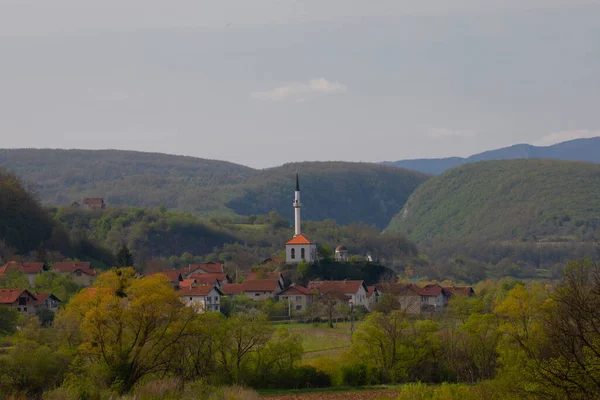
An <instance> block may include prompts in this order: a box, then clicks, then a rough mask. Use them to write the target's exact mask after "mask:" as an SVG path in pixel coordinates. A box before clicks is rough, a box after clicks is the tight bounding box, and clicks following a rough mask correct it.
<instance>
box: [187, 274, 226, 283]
mask: <svg viewBox="0 0 600 400" xmlns="http://www.w3.org/2000/svg"><path fill="white" fill-rule="evenodd" d="M189 279H195V280H196V281H197V282H198V283H210V282H213V283H214V282H215V281H217V280H219V281H227V274H226V273H224V272H220V273H216V274H202V273H198V274H191V275H190V276H189Z"/></svg>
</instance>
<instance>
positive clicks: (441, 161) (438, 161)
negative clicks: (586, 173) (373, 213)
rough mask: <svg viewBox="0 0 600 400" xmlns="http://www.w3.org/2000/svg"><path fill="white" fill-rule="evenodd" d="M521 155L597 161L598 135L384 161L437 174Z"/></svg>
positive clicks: (599, 150) (516, 157)
mask: <svg viewBox="0 0 600 400" xmlns="http://www.w3.org/2000/svg"><path fill="white" fill-rule="evenodd" d="M522 158H551V159H555V160H566V161H589V162H595V163H600V137H595V138H591V139H575V140H569V141H567V142H562V143H557V144H555V145H552V146H532V145H530V144H517V145H514V146H510V147H504V148H501V149H496V150H490V151H486V152H483V153H479V154H475V155H472V156H470V157H467V158H461V157H447V158H429V159H427V158H424V159H415V160H400V161H392V162H388V161H386V162H384V163H383V164H386V165H393V166H396V167H400V168H408V169H411V170H415V171H421V172H424V173H427V174H434V175H436V174H441V173H442V172H444V171H445V170H447V169H449V168H454V167H457V166H459V165H462V164H468V163H473V162H478V161H491V160H509V159H522Z"/></svg>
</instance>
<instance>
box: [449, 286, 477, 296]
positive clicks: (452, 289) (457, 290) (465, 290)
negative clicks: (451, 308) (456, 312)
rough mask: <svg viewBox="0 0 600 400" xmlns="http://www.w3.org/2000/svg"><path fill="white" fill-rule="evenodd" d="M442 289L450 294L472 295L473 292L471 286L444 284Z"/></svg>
mask: <svg viewBox="0 0 600 400" xmlns="http://www.w3.org/2000/svg"><path fill="white" fill-rule="evenodd" d="M443 289H444V292H446V293H447V294H449V295H450V296H454V295H456V296H472V295H473V294H474V293H475V292H474V291H473V288H472V287H471V286H446V287H444V288H443Z"/></svg>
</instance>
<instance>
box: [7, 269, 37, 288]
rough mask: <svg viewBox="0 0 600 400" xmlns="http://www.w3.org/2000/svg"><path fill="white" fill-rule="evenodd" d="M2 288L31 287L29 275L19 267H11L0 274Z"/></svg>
mask: <svg viewBox="0 0 600 400" xmlns="http://www.w3.org/2000/svg"><path fill="white" fill-rule="evenodd" d="M0 288H8V289H30V288H31V286H30V284H29V279H27V275H26V274H24V273H23V272H22V271H19V270H17V269H12V268H9V269H8V271H7V272H6V273H5V274H4V275H2V276H0Z"/></svg>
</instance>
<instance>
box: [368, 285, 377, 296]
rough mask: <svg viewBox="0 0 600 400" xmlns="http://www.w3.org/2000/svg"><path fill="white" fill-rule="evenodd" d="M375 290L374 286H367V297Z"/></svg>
mask: <svg viewBox="0 0 600 400" xmlns="http://www.w3.org/2000/svg"><path fill="white" fill-rule="evenodd" d="M375 290H378V289H377V288H376V287H375V286H367V297H371V296H373V294H375Z"/></svg>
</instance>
